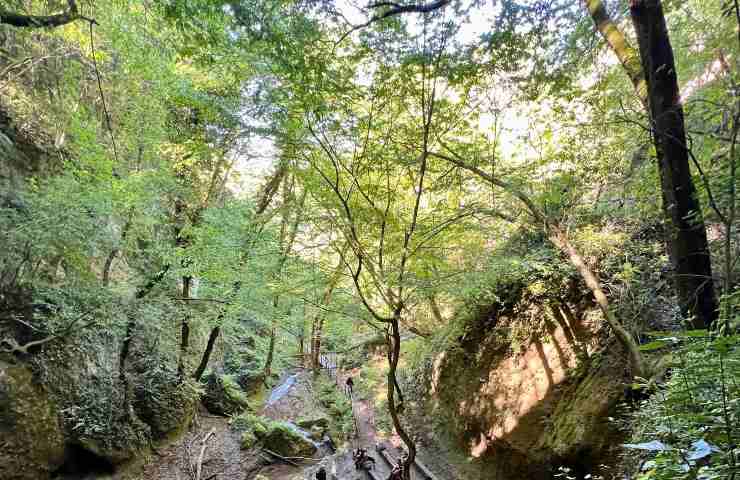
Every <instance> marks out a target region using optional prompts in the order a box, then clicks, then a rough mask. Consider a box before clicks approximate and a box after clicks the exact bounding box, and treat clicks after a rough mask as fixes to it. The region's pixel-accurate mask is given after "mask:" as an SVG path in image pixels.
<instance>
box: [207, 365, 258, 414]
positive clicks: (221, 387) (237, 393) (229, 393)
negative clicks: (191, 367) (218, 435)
mask: <svg viewBox="0 0 740 480" xmlns="http://www.w3.org/2000/svg"><path fill="white" fill-rule="evenodd" d="M205 381H206V385H205V387H206V393H205V395H204V396H203V405H204V406H205V407H206V408H207V409H208V411H209V412H211V413H213V414H215V415H235V414H237V413H240V412H243V411H244V410H247V409H248V408H249V402H247V396H246V394H245V393H244V391H242V389H241V388H240V387H239V384H238V383H236V381H235V380H234V379H233V378H232V377H231V376H230V375H217V374H211V375H208V376H207V377H206V378H205Z"/></svg>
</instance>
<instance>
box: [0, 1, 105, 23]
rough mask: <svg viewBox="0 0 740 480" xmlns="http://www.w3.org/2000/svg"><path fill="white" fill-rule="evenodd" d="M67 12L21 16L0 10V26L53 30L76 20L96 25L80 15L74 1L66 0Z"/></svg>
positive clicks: (93, 21) (91, 20)
mask: <svg viewBox="0 0 740 480" xmlns="http://www.w3.org/2000/svg"><path fill="white" fill-rule="evenodd" d="M67 3H68V5H69V10H67V11H66V12H62V13H57V14H56V15H21V14H19V13H14V12H8V11H5V10H0V24H5V25H10V26H13V27H27V28H44V27H47V28H54V27H60V26H62V25H66V24H68V23H72V22H74V21H76V20H86V21H88V22H90V23H97V22H95V20H93V19H91V18H87V17H84V16H82V15H80V11H79V10H78V8H77V3H75V0H68V1H67Z"/></svg>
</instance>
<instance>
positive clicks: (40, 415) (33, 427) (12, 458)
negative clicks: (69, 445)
mask: <svg viewBox="0 0 740 480" xmlns="http://www.w3.org/2000/svg"><path fill="white" fill-rule="evenodd" d="M63 462H64V435H63V432H62V428H61V422H60V419H59V413H58V410H57V406H56V404H55V402H54V401H53V400H52V398H51V397H50V396H49V394H48V392H47V391H46V390H45V389H44V388H43V387H42V386H40V385H38V384H36V383H35V382H34V380H33V376H32V374H31V371H30V370H29V369H28V368H26V367H24V366H20V365H11V364H9V363H6V362H3V361H0V478H3V479H7V480H11V479H17V480H25V479H29V480H37V479H43V478H48V477H49V476H50V473H51V472H53V471H54V470H56V469H57V468H58V467H59V466H61V465H62V463H63Z"/></svg>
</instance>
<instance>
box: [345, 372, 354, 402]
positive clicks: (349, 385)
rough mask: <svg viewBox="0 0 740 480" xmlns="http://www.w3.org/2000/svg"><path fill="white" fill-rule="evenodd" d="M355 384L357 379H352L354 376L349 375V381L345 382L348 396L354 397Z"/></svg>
mask: <svg viewBox="0 0 740 480" xmlns="http://www.w3.org/2000/svg"><path fill="white" fill-rule="evenodd" d="M354 386H355V381H354V380H352V377H347V381H346V382H344V393H346V394H347V396H348V397H350V398H352V388H353V387H354Z"/></svg>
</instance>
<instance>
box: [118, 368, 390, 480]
mask: <svg viewBox="0 0 740 480" xmlns="http://www.w3.org/2000/svg"><path fill="white" fill-rule="evenodd" d="M311 375H312V374H311V372H308V371H292V372H287V373H286V374H284V375H283V377H282V378H281V381H280V382H279V384H278V386H277V387H275V388H274V389H273V390H272V392H271V395H270V397H269V398H268V400H267V402H266V404H265V406H264V407H263V408H262V409H261V410H260V411H259V413H260V414H262V415H264V416H267V417H269V418H272V419H275V420H284V421H297V420H298V419H300V418H305V417H308V416H312V415H317V414H318V413H320V412H322V411H323V410H322V407H321V405H320V404H319V402H318V398H317V396H316V395H315V393H314V392H313V384H312V382H311ZM348 375H352V376H353V377H355V378H357V377H358V375H359V370H352V371H348V372H341V373H339V375H338V379H337V380H338V381H337V383H338V385H339V386H338V388H340V389H343V388H344V382H345V380H346V378H347V376H348ZM353 411H354V414H355V418H356V419H357V428H358V435H357V436H356V437H355V438H353V439H351V441H349V442H348V443H347V444H346V445H345V446H344V449H340V451H338V452H337V453H336V454H334V455H329V456H325V457H323V458H320V459H316V460H314V461H313V462H311V461H309V462H304V463H303V464H302V465H300V466H293V465H288V464H284V463H273V464H269V462H267V461H266V460H265V459H264V458H263V457H262V456H261V455H260V453H259V451H258V450H257V449H251V450H241V448H240V435H239V433H237V432H234V431H233V430H232V429H231V427H230V425H229V419H228V418H224V417H218V416H214V415H211V414H209V413H208V412H207V411H205V410H204V409H201V411H200V412H199V413H198V416H197V421H196V423H195V424H194V425H193V426H192V427H191V429H190V431H188V432H187V433H185V434H184V435H183V436H182V437H180V438H179V439H177V440H175V441H174V442H173V443H172V444H171V445H169V446H167V447H163V448H160V449H159V450H158V452H157V453H156V454H153V455H152V456H151V458H149V459H147V461H145V462H143V463H142V464H140V465H138V466H136V467H129V468H127V469H126V471H125V472H119V473H118V474H116V475H115V476H114V477H113V478H114V479H115V480H139V479H141V480H143V479H158V480H190V479H192V478H195V476H194V475H193V473H194V472H193V467H192V465H193V463H196V462H197V459H198V457H199V455H200V451H201V447H202V445H203V444H202V440H203V438H205V437H206V436H207V435H208V434H209V433H210V432H213V434H212V435H211V436H210V437H209V440H208V441H207V443H206V450H205V454H204V456H203V459H204V460H203V464H202V465H203V466H202V469H203V472H202V474H201V479H203V480H206V479H210V480H251V479H254V478H255V477H256V476H257V475H258V474H259V475H263V476H265V477H266V478H268V479H270V480H297V479H304V480H313V479H315V473H316V471H317V470H318V469H319V468H320V467H323V468H325V469H326V471H327V473H328V474H329V476H328V477H329V478H330V479H332V480H369V478H370V477H369V476H368V475H367V474H366V473H365V472H363V471H358V470H355V468H354V462H353V459H352V449H354V448H357V447H362V448H365V449H366V450H367V451H368V453H369V454H370V455H372V456H373V458H375V463H376V467H375V470H374V473H375V478H376V479H378V480H385V479H386V478H387V477H388V475H389V474H390V469H389V467H388V464H387V463H386V461H385V460H384V459H383V458H382V457H381V456H380V455H379V454H378V452H377V451H376V450H375V446H376V444H377V443H378V442H379V441H381V440H383V439H382V438H380V437H379V436H378V433H377V431H376V428H375V412H374V409H373V406H372V404H371V402H369V401H367V400H363V399H360V398H358V397H357V396H355V399H354V402H353ZM391 452H392V454H393V455H394V456H396V455H397V454H398V451H396V450H395V449H393V447H391Z"/></svg>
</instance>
